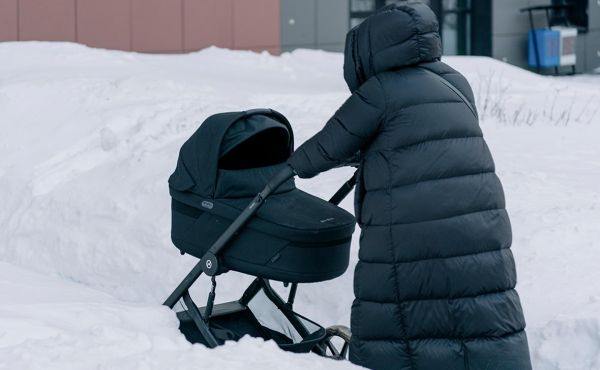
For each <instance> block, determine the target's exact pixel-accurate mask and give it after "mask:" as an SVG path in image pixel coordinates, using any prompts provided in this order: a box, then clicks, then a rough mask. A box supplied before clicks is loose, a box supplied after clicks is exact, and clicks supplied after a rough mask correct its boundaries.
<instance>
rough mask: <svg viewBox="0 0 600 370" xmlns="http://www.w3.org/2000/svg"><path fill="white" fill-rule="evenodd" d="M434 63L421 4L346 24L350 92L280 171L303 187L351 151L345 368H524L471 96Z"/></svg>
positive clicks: (506, 245) (498, 206) (433, 27)
mask: <svg viewBox="0 0 600 370" xmlns="http://www.w3.org/2000/svg"><path fill="white" fill-rule="evenodd" d="M440 56H441V45H440V38H439V34H438V25H437V21H436V17H435V15H434V14H433V12H432V11H431V10H430V9H429V8H428V7H427V6H426V5H423V4H415V5H396V6H391V7H386V8H384V9H383V10H382V11H380V12H378V13H376V14H374V15H372V16H371V17H369V18H368V19H366V20H365V21H364V22H363V23H362V24H360V25H359V26H357V27H356V28H354V29H352V30H351V31H350V32H349V33H348V36H347V39H346V49H345V61H344V77H345V79H346V82H347V83H348V86H349V87H350V90H351V92H352V95H351V97H350V98H349V99H348V100H347V101H346V102H345V103H344V104H343V105H342V106H341V107H340V108H339V110H338V111H337V112H336V113H335V115H334V116H333V117H332V118H331V119H330V120H329V121H328V122H327V124H326V125H325V127H324V128H323V129H322V130H321V131H320V132H319V133H317V134H316V135H315V136H314V137H312V138H311V139H309V140H308V141H307V142H306V143H304V144H303V145H302V146H300V148H299V149H298V150H297V151H296V152H295V153H294V154H293V156H292V158H291V160H290V165H291V166H292V167H293V168H294V169H295V170H296V172H297V173H298V175H299V176H300V177H305V178H306V177H312V176H315V175H316V174H318V173H319V172H322V171H325V170H328V169H330V168H333V167H335V166H337V165H339V164H341V163H343V161H344V159H345V158H349V157H351V156H352V155H353V154H355V153H356V152H357V151H359V150H360V151H361V154H362V155H361V157H362V160H361V164H360V168H359V175H358V181H357V188H356V192H355V208H356V216H357V220H358V223H359V225H360V227H361V236H360V251H359V262H358V264H357V266H356V269H355V275H354V294H355V297H356V299H355V301H354V304H353V306H352V317H351V326H352V333H353V336H352V342H351V347H350V359H351V361H352V362H354V363H356V364H359V365H362V366H366V367H369V368H375V369H406V370H409V369H412V370H416V369H428V370H440V369H445V370H452V369H471V370H528V369H531V364H530V359H529V350H528V345H527V337H526V335H525V331H524V328H525V320H524V318H523V313H522V309H521V304H520V301H519V296H518V295H517V292H516V291H515V289H514V288H515V284H516V281H517V277H516V272H515V261H514V259H513V255H512V252H511V250H510V246H511V226H510V222H509V218H508V214H507V212H506V210H505V203H504V193H503V190H502V186H501V184H500V181H499V179H498V177H497V176H496V174H495V172H494V162H493V160H492V157H491V155H490V151H489V149H488V146H487V145H486V142H485V141H484V139H483V137H482V132H481V129H480V127H479V123H478V119H477V116H476V112H472V111H471V110H470V109H469V106H468V105H467V104H465V101H463V100H462V99H461V96H460V95H461V94H460V93H462V95H463V96H464V97H466V99H468V101H470V103H471V104H472V105H474V99H473V93H472V91H471V88H470V86H469V84H468V83H467V81H466V79H465V78H464V77H463V76H462V75H461V74H460V73H458V72H457V71H455V70H454V69H452V68H450V67H449V66H447V65H446V64H444V63H442V62H441V61H440ZM423 69H427V70H429V71H424V70H423ZM431 72H433V73H435V74H437V75H438V76H435V75H431ZM439 77H442V78H443V79H445V80H446V81H447V82H449V83H451V84H452V86H454V87H455V88H456V89H458V91H459V93H457V92H455V91H453V90H452V88H451V87H449V86H448V85H446V84H445V83H442V81H440V79H439Z"/></svg>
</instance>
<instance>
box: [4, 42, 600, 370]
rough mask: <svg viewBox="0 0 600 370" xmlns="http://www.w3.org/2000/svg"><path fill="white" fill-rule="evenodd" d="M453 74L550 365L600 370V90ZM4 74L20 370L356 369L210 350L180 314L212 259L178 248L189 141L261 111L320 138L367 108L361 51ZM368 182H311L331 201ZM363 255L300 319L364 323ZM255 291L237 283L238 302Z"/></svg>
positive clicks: (589, 83) (10, 347)
mask: <svg viewBox="0 0 600 370" xmlns="http://www.w3.org/2000/svg"><path fill="white" fill-rule="evenodd" d="M445 60H446V61H447V62H448V63H449V64H451V65H452V66H454V67H455V68H456V69H458V70H459V71H461V72H463V73H464V74H465V75H466V76H467V78H468V79H469V80H470V82H471V84H472V86H473V88H474V90H475V95H476V97H477V100H478V101H477V104H478V109H479V111H480V114H481V117H482V128H483V130H484V133H485V136H486V139H487V141H488V143H489V145H490V148H491V150H492V153H493V154H494V158H495V161H496V165H497V169H498V174H499V176H500V178H501V180H502V181H503V184H504V187H505V191H506V196H507V204H508V210H509V213H510V215H511V220H512V224H513V231H514V247H513V251H514V253H515V257H516V260H517V268H518V274H519V283H518V291H519V293H520V295H521V298H522V303H523V306H524V310H525V315H526V319H527V323H528V336H529V341H530V347H531V352H532V357H533V361H534V366H535V368H536V369H543V370H546V369H547V370H559V369H561V370H562V369H598V368H600V289H599V288H600V287H599V285H598V284H599V283H598V281H600V269H599V268H598V262H599V259H600V226H599V225H600V187H599V186H598V183H599V182H600V162H598V158H600V146H599V145H598V144H597V143H598V137H599V135H600V111H599V110H600V89H598V87H599V86H600V76H592V75H590V76H576V77H560V78H556V77H542V76H537V75H535V74H532V73H529V72H527V71H524V70H521V69H518V68H516V67H512V66H509V65H507V64H504V63H501V62H498V61H495V60H492V59H489V58H484V57H448V58H445ZM0 61H1V62H0V202H1V204H2V208H1V210H0V369H11V370H12V369H37V368H44V369H88V368H99V369H105V368H106V369H115V368H116V369H164V368H173V369H192V368H198V367H201V368H232V369H236V368H240V369H241V368H244V369H245V368H286V369H304V368H323V369H324V368H327V369H336V368H351V367H352V365H351V364H349V363H347V362H334V361H332V360H327V359H322V358H319V357H317V356H316V355H296V354H290V353H286V352H283V351H280V350H279V349H277V347H276V346H275V345H274V344H273V343H271V342H263V341H262V340H258V339H250V338H247V339H244V340H242V341H241V342H239V343H229V344H227V345H226V346H224V347H221V348H218V349H215V350H208V349H206V348H204V347H202V346H199V345H190V344H189V343H188V342H187V341H185V339H184V338H183V336H182V335H180V334H179V331H178V330H177V319H176V317H175V314H174V313H172V312H171V311H170V310H168V309H166V308H165V307H163V306H161V305H160V303H161V302H162V300H164V298H165V297H166V296H167V294H168V293H169V292H170V290H171V289H173V288H174V286H175V285H176V284H177V283H178V281H179V280H180V279H181V278H182V277H183V276H184V275H185V274H186V272H187V271H188V270H189V269H190V268H191V267H192V266H193V264H194V262H195V260H194V259H193V258H191V257H189V256H180V255H179V253H178V251H177V250H176V248H174V247H173V246H172V245H171V243H170V240H169V232H170V229H169V228H170V198H169V195H168V188H167V183H166V180H167V178H168V176H169V174H170V173H171V172H172V170H173V168H174V166H175V163H176V159H177V154H178V150H179V147H180V146H181V144H182V143H183V142H184V141H185V140H186V139H187V137H189V135H191V133H192V132H193V131H194V130H195V129H196V127H197V125H198V124H199V123H200V122H202V121H203V120H204V119H205V118H206V117H207V116H209V115H210V114H213V113H216V112H221V111H231V110H241V109H249V108H254V107H271V108H274V109H276V110H279V111H280V112H282V113H283V114H285V115H286V116H287V117H288V118H289V119H290V121H291V122H292V125H293V126H294V129H295V133H296V140H297V143H301V142H303V141H304V140H305V139H307V138H308V137H310V135H312V134H313V133H315V132H316V131H317V130H318V129H319V128H320V127H321V126H322V125H323V123H324V122H325V121H326V119H327V118H328V117H329V116H330V115H331V114H332V113H333V112H334V111H335V109H336V108H337V107H338V106H339V105H340V104H341V103H342V102H343V101H344V99H345V98H346V97H347V96H348V92H347V88H346V86H345V83H344V81H343V79H342V71H341V66H342V55H341V54H336V53H327V52H322V51H309V50H297V51H295V52H293V53H285V54H283V55H282V56H280V57H275V56H271V55H269V54H267V53H262V54H258V53H252V52H247V51H230V50H225V49H218V48H208V49H205V50H203V51H200V52H197V53H191V54H187V55H144V54H136V53H126V52H117V51H107V50H99V49H91V48H87V47H84V46H81V45H75V44H68V43H38V42H28V43H0ZM350 174H351V170H349V169H338V170H334V171H331V172H330V173H327V174H323V175H321V176H319V177H317V178H315V179H312V180H308V181H298V185H299V186H300V187H301V188H303V189H305V190H307V191H309V192H311V193H314V194H316V195H319V196H321V197H324V198H326V197H328V196H329V195H331V194H333V192H334V191H335V190H336V188H337V187H338V186H339V185H341V183H342V182H343V181H345V180H346V178H347V177H349V176H350ZM343 206H344V207H345V208H347V209H349V210H351V209H352V202H351V199H347V200H345V201H344V203H343ZM357 248H358V244H357V242H356V240H355V242H354V243H353V252H352V256H351V266H350V268H349V269H348V271H347V272H346V274H344V275H343V276H342V277H340V278H338V279H335V280H333V281H328V282H324V283H320V284H310V285H302V286H300V288H299V295H298V298H297V303H296V304H297V309H298V311H299V312H300V313H302V314H304V315H306V316H308V317H310V318H312V319H314V320H316V321H318V322H320V323H321V324H323V325H331V324H348V323H349V314H350V305H351V302H352V271H353V265H354V264H355V263H356V260H357ZM249 281H250V278H249V277H246V276H243V275H240V274H236V273H231V274H227V275H226V276H223V277H222V278H220V279H219V287H218V291H217V293H218V299H219V300H220V301H225V300H229V299H236V298H238V296H239V295H240V293H241V292H242V290H243V286H244V285H245V284H247V283H249ZM208 287H209V284H208V283H207V281H206V279H201V281H200V282H199V284H197V285H196V286H195V288H194V290H193V292H192V293H193V295H194V296H197V297H203V296H204V295H205V294H206V293H207V292H208ZM200 300H201V298H199V301H200Z"/></svg>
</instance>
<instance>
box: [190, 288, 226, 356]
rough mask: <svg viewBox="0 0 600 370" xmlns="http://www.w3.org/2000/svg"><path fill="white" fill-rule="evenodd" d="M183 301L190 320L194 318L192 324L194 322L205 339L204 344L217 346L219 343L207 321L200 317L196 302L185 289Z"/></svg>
mask: <svg viewBox="0 0 600 370" xmlns="http://www.w3.org/2000/svg"><path fill="white" fill-rule="evenodd" d="M183 302H184V303H185V305H186V307H187V312H188V314H189V315H190V317H191V318H192V320H194V324H196V326H197V327H198V330H200V334H202V336H203V337H204V339H205V340H206V345H207V346H208V347H209V348H215V347H217V346H218V345H219V343H218V342H217V340H216V339H215V336H214V335H213V334H212V332H211V331H210V328H209V327H208V324H207V322H206V321H204V319H203V318H202V314H201V313H200V310H199V309H198V306H196V304H195V303H194V301H193V300H192V297H191V296H190V293H189V292H188V291H187V290H186V291H185V293H183Z"/></svg>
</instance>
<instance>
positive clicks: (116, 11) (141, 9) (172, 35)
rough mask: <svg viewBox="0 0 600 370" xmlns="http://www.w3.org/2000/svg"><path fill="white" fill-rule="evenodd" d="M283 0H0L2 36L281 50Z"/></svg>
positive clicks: (141, 46) (110, 45)
mask: <svg viewBox="0 0 600 370" xmlns="http://www.w3.org/2000/svg"><path fill="white" fill-rule="evenodd" d="M279 11H280V9H279V0H0V41H17V40H40V41H76V42H80V43H82V44H86V45H90V46H94V47H101V48H107V49H120V50H133V51H141V52H157V53H160V52H165V53H178V52H186V51H192V50H198V49H201V48H204V47H207V46H210V45H217V46H221V47H227V48H236V49H252V50H268V51H270V52H273V53H278V52H279V51H280V42H281V40H280V31H279Z"/></svg>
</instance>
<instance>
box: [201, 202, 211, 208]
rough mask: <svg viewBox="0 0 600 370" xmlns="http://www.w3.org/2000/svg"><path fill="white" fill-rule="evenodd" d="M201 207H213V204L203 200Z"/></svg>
mask: <svg viewBox="0 0 600 370" xmlns="http://www.w3.org/2000/svg"><path fill="white" fill-rule="evenodd" d="M202 207H204V208H206V209H213V204H212V202H209V201H208V200H203V201H202Z"/></svg>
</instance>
